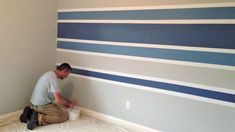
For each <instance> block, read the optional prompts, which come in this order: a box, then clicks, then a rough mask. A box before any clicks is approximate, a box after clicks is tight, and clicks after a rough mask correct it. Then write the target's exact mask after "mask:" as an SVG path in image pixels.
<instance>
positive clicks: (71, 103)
mask: <svg viewBox="0 0 235 132" xmlns="http://www.w3.org/2000/svg"><path fill="white" fill-rule="evenodd" d="M68 105H69V107H71V108H74V107H75V106H76V105H77V101H76V100H71V101H70V102H69V104H68Z"/></svg>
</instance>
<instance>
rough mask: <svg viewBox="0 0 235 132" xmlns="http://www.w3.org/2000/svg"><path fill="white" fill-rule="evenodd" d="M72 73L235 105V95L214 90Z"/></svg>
mask: <svg viewBox="0 0 235 132" xmlns="http://www.w3.org/2000/svg"><path fill="white" fill-rule="evenodd" d="M72 73H74V74H78V75H83V76H89V77H95V78H100V79H106V80H111V81H116V82H122V83H127V84H135V85H140V86H146V87H150V88H156V89H162V90H167V91H173V92H179V93H184V94H189V95H194V96H200V97H205V98H210V99H216V100H220V101H225V102H230V103H235V95H234V94H229V93H223V92H217V91H212V90H205V89H202V88H194V87H188V86H182V85H177V84H170V83H164V82H157V81H152V80H144V79H139V78H133V77H125V76H120V75H112V74H108V73H101V72H96V71H89V70H84V69H76V68H73V69H72Z"/></svg>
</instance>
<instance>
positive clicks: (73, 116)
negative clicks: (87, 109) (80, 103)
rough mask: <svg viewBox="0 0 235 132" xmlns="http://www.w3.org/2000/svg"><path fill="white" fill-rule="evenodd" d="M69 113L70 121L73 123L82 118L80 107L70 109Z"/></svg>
mask: <svg viewBox="0 0 235 132" xmlns="http://www.w3.org/2000/svg"><path fill="white" fill-rule="evenodd" d="M68 113H69V120H71V121H74V120H77V119H79V116H80V108H79V107H74V108H69V109H68Z"/></svg>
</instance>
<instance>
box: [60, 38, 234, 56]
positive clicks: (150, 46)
mask: <svg viewBox="0 0 235 132" xmlns="http://www.w3.org/2000/svg"><path fill="white" fill-rule="evenodd" d="M57 41H64V42H78V43H88V44H101V45H118V46H131V47H144V48H160V49H176V50H187V51H205V52H218V53H230V54H235V49H222V48H201V47H191V46H172V45H162V44H145V43H127V42H112V41H97V40H85V39H67V38H57Z"/></svg>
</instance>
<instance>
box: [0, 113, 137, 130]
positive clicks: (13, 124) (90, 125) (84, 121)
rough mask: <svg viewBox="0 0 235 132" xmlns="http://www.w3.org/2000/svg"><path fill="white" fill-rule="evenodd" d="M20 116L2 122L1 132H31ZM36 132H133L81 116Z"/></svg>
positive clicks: (39, 128) (44, 127) (41, 127)
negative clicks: (20, 119)
mask: <svg viewBox="0 0 235 132" xmlns="http://www.w3.org/2000/svg"><path fill="white" fill-rule="evenodd" d="M18 117H19V115H17V117H16V116H14V117H13V118H8V119H6V120H5V121H4V122H3V121H1V122H0V132H31V130H28V129H27V128H26V124H25V123H21V122H20V121H19V118H18ZM33 131H34V132H133V131H130V130H127V129H126V128H123V127H120V126H117V125H114V124H111V123H108V122H104V121H101V120H99V119H95V118H93V117H90V116H86V115H81V116H80V118H79V119H78V120H75V121H67V122H63V123H59V124H50V125H47V126H40V127H36V128H35V129H34V130H33Z"/></svg>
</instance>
